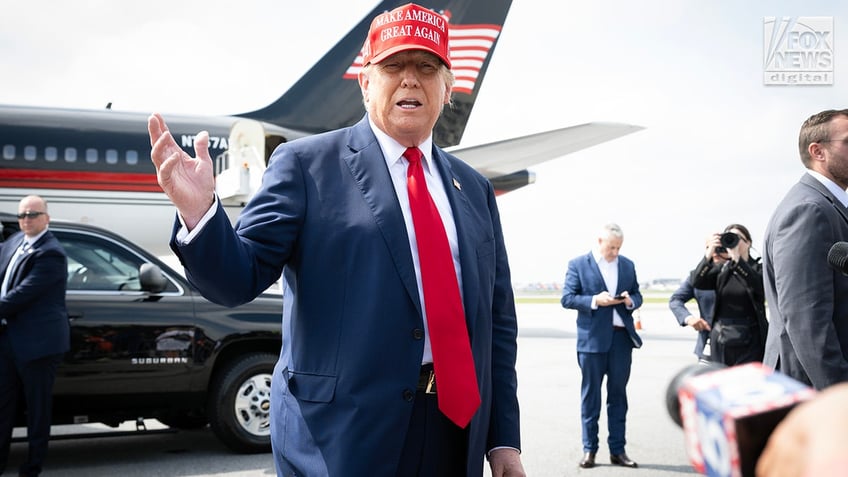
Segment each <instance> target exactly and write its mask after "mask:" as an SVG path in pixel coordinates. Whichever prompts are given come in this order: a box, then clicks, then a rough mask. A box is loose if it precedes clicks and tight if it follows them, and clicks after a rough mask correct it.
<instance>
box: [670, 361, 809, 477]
mask: <svg viewBox="0 0 848 477" xmlns="http://www.w3.org/2000/svg"><path fill="white" fill-rule="evenodd" d="M698 368H700V369H698ZM675 393H676V395H677V399H678V401H677V402H678V404H679V405H678V406H677V408H676V410H675V409H673V407H674V406H673V401H674V399H673V395H674V394H675ZM815 393H816V391H815V390H814V389H812V388H810V387H807V386H806V385H804V384H802V383H800V382H798V381H796V380H794V379H792V378H790V377H788V376H786V375H785V374H782V373H779V372H775V371H773V370H772V369H771V368H768V367H766V366H763V365H762V364H761V363H748V364H743V365H739V366H732V367H729V368H724V369H722V368H721V367H718V366H715V365H707V366H705V365H702V364H698V365H693V366H689V367H687V368H684V369H683V370H681V371H680V372H679V373H678V374H677V375H676V376H675V377H674V379H672V381H671V383H669V388H668V390H667V391H666V404H667V406H668V409H669V413H670V414H671V417H672V420H674V421H675V422H676V423H678V425H680V424H681V423H682V427H683V437H684V441H685V445H686V454H687V455H688V457H689V462H690V463H691V464H692V467H693V468H694V469H695V470H696V471H697V472H699V473H701V474H704V475H707V476H709V477H737V476H740V475H741V476H743V477H748V476H752V477H753V475H754V469H755V467H756V464H757V459H758V458H759V457H760V454H761V453H762V451H763V448H765V445H766V441H767V440H768V437H769V435H771V432H772V431H773V430H774V428H775V427H776V426H777V424H778V423H779V422H780V421H781V420H782V419H783V418H784V417H785V416H786V415H787V414H788V413H789V411H790V410H792V408H793V407H795V405H797V404H798V403H800V402H802V401H806V400H807V399H810V398H812V397H813V396H814V395H815ZM675 413H677V416H678V417H677V418H675Z"/></svg>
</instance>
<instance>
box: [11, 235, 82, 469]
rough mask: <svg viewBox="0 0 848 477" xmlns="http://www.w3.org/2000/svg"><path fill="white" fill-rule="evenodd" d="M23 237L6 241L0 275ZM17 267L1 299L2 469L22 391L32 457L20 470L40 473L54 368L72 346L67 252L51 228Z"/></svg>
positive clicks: (47, 437)
mask: <svg viewBox="0 0 848 477" xmlns="http://www.w3.org/2000/svg"><path fill="white" fill-rule="evenodd" d="M22 240H23V233H22V232H18V233H16V234H14V235H12V236H11V237H9V238H8V239H7V240H6V242H4V243H3V247H2V249H0V279H2V277H3V276H5V274H6V268H7V267H8V266H9V262H10V260H11V258H12V256H13V255H14V254H15V252H16V251H17V249H18V247H19V246H20V244H21V241H22ZM15 270H16V271H15V273H14V275H13V276H12V277H11V279H10V282H9V285H8V290H7V293H6V295H5V296H4V297H3V298H2V299H0V317H2V318H4V319H5V320H6V321H7V323H8V325H7V326H6V330H5V331H4V332H2V333H0V470H2V469H3V468H5V466H6V460H7V458H8V453H9V444H10V442H11V437H12V428H13V427H14V424H15V415H16V406H17V401H18V395H19V393H20V392H21V391H23V394H24V398H25V400H26V409H27V436H28V439H29V458H28V461H27V462H26V463H24V464H23V466H22V467H21V469H20V473H21V474H22V475H38V473H39V472H40V471H41V466H42V463H43V460H44V457H45V455H46V453H47V442H48V439H49V436H50V416H51V413H52V389H53V380H54V377H55V373H56V367H57V366H58V365H59V362H61V359H62V355H63V354H64V353H65V352H66V351H68V349H69V348H70V327H69V324H68V312H67V310H66V309H65V287H66V282H67V276H68V266H67V259H66V258H65V251H64V249H62V246H61V245H60V244H59V241H58V240H56V238H55V237H54V236H53V234H51V233H50V231H49V230H48V231H47V232H45V233H44V235H42V236H41V237H40V238H39V239H38V241H36V242H35V243H34V244H33V245H32V247H31V249H30V250H29V252H28V253H26V254H24V256H23V257H21V258H20V259H19V262H18V265H17V267H16V269H15Z"/></svg>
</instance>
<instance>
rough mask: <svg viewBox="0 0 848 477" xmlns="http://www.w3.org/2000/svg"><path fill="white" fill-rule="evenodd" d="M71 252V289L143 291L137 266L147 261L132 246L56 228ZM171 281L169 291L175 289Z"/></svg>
mask: <svg viewBox="0 0 848 477" xmlns="http://www.w3.org/2000/svg"><path fill="white" fill-rule="evenodd" d="M55 235H56V237H57V238H58V239H59V242H61V244H62V247H64V248H65V254H66V255H67V256H68V290H69V291H70V290H90V291H94V290H96V291H141V282H140V281H139V278H138V268H139V266H140V265H141V264H142V263H144V262H145V260H144V259H142V258H141V257H139V256H137V255H135V254H133V253H131V252H130V251H129V250H127V249H125V248H123V247H121V246H119V245H117V244H115V243H112V242H108V241H105V240H102V239H99V238H97V237H93V236H87V235H82V234H71V233H66V232H62V231H56V232H55ZM176 290H177V289H176V286H175V285H174V284H173V283H171V282H170V281H169V283H168V287H167V289H166V291H176Z"/></svg>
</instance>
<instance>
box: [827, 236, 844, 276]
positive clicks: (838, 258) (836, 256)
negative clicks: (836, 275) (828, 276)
mask: <svg viewBox="0 0 848 477" xmlns="http://www.w3.org/2000/svg"><path fill="white" fill-rule="evenodd" d="M827 263H829V264H830V266H831V267H833V268H835V269H837V270H839V271H840V272H842V273H843V274H844V275H848V242H836V243H835V244H833V246H832V247H830V251H828V252H827Z"/></svg>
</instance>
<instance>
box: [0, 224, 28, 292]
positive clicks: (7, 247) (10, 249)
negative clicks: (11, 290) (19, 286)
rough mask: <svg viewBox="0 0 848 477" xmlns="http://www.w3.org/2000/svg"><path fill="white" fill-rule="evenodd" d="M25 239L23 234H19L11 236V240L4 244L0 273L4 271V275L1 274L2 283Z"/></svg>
mask: <svg viewBox="0 0 848 477" xmlns="http://www.w3.org/2000/svg"><path fill="white" fill-rule="evenodd" d="M23 238H24V235H23V232H17V233H15V234H14V235H11V236H9V238H7V239H6V241H5V242H3V248H2V254H0V271H2V273H0V281H2V280H3V277H5V276H6V269H7V268H9V263H10V262H11V261H12V256H13V255H14V254H15V252H16V251H17V250H18V247H20V246H21V242H22V240H23Z"/></svg>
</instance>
